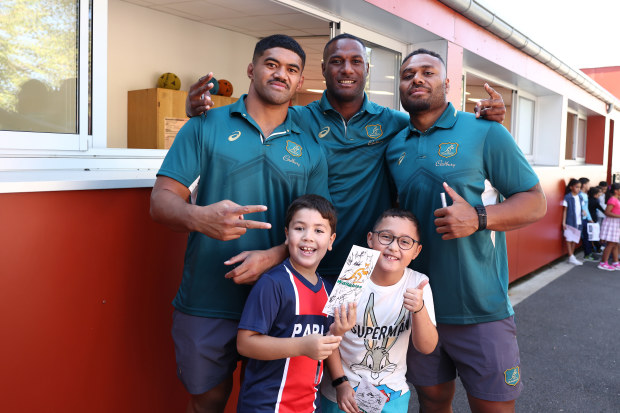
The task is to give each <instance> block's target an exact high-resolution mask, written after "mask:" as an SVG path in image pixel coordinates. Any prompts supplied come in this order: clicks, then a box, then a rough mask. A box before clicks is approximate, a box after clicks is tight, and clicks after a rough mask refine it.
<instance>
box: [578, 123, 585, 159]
mask: <svg viewBox="0 0 620 413" xmlns="http://www.w3.org/2000/svg"><path fill="white" fill-rule="evenodd" d="M585 157H586V120H585V119H579V128H578V129H577V158H585Z"/></svg>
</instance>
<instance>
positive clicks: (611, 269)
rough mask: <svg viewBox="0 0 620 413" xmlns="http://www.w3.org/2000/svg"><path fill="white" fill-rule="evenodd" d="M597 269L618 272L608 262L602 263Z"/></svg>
mask: <svg viewBox="0 0 620 413" xmlns="http://www.w3.org/2000/svg"><path fill="white" fill-rule="evenodd" d="M596 268H598V269H599V270H605V271H615V270H616V269H615V268H614V267H612V266H611V265H609V264H607V263H606V262H602V261H601V262H600V263H599V264H598V265H597V266H596Z"/></svg>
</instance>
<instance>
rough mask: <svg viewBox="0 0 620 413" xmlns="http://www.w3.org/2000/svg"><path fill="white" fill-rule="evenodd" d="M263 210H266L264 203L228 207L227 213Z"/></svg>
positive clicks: (250, 212) (251, 212)
mask: <svg viewBox="0 0 620 413" xmlns="http://www.w3.org/2000/svg"><path fill="white" fill-rule="evenodd" d="M264 211H267V207H266V206H265V205H240V206H237V207H233V208H230V210H229V213H231V214H233V215H245V214H253V213H255V212H264Z"/></svg>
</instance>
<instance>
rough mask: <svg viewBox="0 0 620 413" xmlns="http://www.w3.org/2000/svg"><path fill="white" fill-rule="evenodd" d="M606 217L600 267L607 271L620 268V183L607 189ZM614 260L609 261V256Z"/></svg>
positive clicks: (602, 228) (602, 233)
mask: <svg viewBox="0 0 620 413" xmlns="http://www.w3.org/2000/svg"><path fill="white" fill-rule="evenodd" d="M606 198H607V207H606V208H605V219H604V220H603V224H602V225H601V239H603V240H605V241H607V244H606V246H605V251H603V257H602V258H601V262H600V263H599V265H598V268H600V269H601V270H605V271H614V270H620V263H618V242H620V183H614V184H612V185H611V186H610V187H609V190H608V191H607V195H606ZM610 255H611V256H612V260H613V262H612V263H611V265H610V264H609V263H608V260H609V256H610Z"/></svg>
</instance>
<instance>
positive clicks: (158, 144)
mask: <svg viewBox="0 0 620 413" xmlns="http://www.w3.org/2000/svg"><path fill="white" fill-rule="evenodd" d="M186 98H187V92H186V91H183V90H173V89H161V88H153V89H142V90H130V91H129V92H128V93H127V147H128V148H143V149H169V148H170V145H172V142H173V141H174V137H175V136H176V134H177V132H178V131H179V129H181V127H182V126H183V125H184V124H185V122H187V120H188V118H187V117H186V116H185V99H186ZM211 99H213V103H214V107H219V106H225V105H229V104H231V103H233V102H235V101H237V98H233V97H226V96H211Z"/></svg>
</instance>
